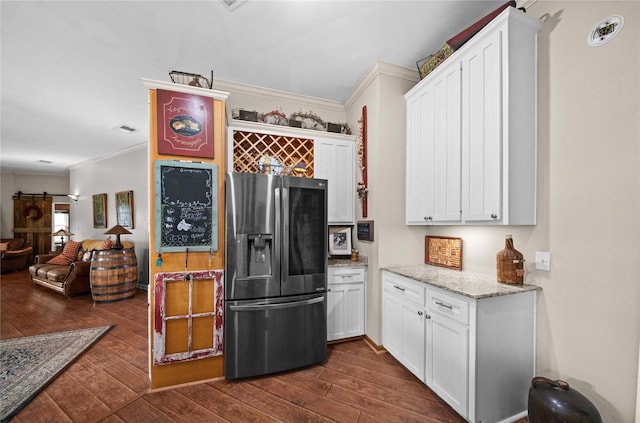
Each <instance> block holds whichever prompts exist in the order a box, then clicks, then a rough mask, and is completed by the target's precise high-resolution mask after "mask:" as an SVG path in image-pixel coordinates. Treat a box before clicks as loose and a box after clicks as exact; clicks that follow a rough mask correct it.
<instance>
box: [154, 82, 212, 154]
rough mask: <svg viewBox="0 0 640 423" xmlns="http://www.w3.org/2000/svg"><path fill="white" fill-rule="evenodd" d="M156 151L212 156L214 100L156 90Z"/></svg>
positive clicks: (160, 152)
mask: <svg viewBox="0 0 640 423" xmlns="http://www.w3.org/2000/svg"><path fill="white" fill-rule="evenodd" d="M157 96H158V107H157V108H156V109H157V120H158V153H159V154H173V155H178V156H193V157H206V158H213V101H212V100H211V98H209V97H203V96H199V95H194V94H186V93H180V92H174V91H166V90H158V92H157Z"/></svg>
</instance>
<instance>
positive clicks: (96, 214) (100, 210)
mask: <svg viewBox="0 0 640 423" xmlns="http://www.w3.org/2000/svg"><path fill="white" fill-rule="evenodd" d="M93 227H94V228H106V227H107V194H94V195H93Z"/></svg>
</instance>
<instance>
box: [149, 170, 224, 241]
mask: <svg viewBox="0 0 640 423" xmlns="http://www.w3.org/2000/svg"><path fill="white" fill-rule="evenodd" d="M155 170H156V181H155V182H156V184H155V185H156V193H155V195H156V212H159V215H157V216H156V249H158V250H162V251H183V250H184V249H185V248H187V247H188V248H190V249H191V248H193V247H196V248H193V249H194V250H196V251H197V250H203V251H204V250H209V249H214V250H217V247H218V244H217V232H218V231H217V198H216V194H217V192H216V187H217V166H215V165H209V164H201V163H180V162H167V161H157V162H156V166H155ZM198 247H199V248H198Z"/></svg>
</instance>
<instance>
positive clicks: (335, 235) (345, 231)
mask: <svg viewBox="0 0 640 423" xmlns="http://www.w3.org/2000/svg"><path fill="white" fill-rule="evenodd" d="M329 255H331V256H332V257H335V256H351V226H332V227H330V228H329Z"/></svg>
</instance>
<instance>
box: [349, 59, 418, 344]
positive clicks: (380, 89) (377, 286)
mask: <svg viewBox="0 0 640 423" xmlns="http://www.w3.org/2000/svg"><path fill="white" fill-rule="evenodd" d="M417 80H418V76H417V72H416V71H411V70H408V69H406V68H402V67H399V66H396V65H392V64H389V63H385V62H381V61H378V62H376V63H374V64H373V66H372V67H371V68H370V69H369V72H368V73H367V74H366V75H365V76H364V77H363V78H362V80H361V81H360V82H359V83H358V86H357V87H356V88H355V89H354V90H353V91H352V93H351V94H350V96H349V98H348V100H347V122H349V124H350V125H352V124H353V127H354V128H355V130H357V128H358V120H359V119H360V118H361V116H362V107H363V106H367V156H368V157H367V164H366V166H367V167H368V173H367V182H368V190H369V193H368V207H367V208H368V213H367V217H366V219H365V218H364V217H363V216H362V202H361V201H360V200H359V199H358V198H357V196H355V194H354V197H355V198H356V204H357V207H356V211H357V213H356V218H357V220H361V219H365V220H373V221H374V241H373V242H369V241H358V240H357V239H355V240H354V248H357V249H358V251H359V252H360V254H361V255H364V256H366V257H367V258H368V263H369V265H368V268H367V289H366V294H367V307H366V311H367V318H366V322H367V328H366V333H367V336H368V337H369V338H370V339H371V340H372V341H373V342H375V343H377V344H379V345H380V344H382V338H381V334H382V333H381V331H382V328H381V315H380V313H381V308H382V297H381V293H382V290H381V283H380V268H382V267H384V266H388V265H389V264H394V263H402V264H411V263H420V261H421V257H423V253H424V251H421V250H415V249H414V250H411V249H407V248H405V245H407V244H409V245H411V244H413V243H412V242H409V243H407V239H410V238H415V237H416V236H417V237H418V238H419V237H420V235H419V234H418V235H416V231H413V230H411V228H409V227H408V226H406V225H405V224H404V221H405V219H404V214H405V212H404V210H405V207H404V204H405V170H404V169H405V156H406V141H405V140H406V118H405V115H406V113H405V101H404V97H403V95H404V93H405V92H407V91H409V89H411V87H413V86H414V85H415V83H416V82H417ZM357 179H358V181H360V180H362V179H361V173H360V171H358V173H357Z"/></svg>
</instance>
